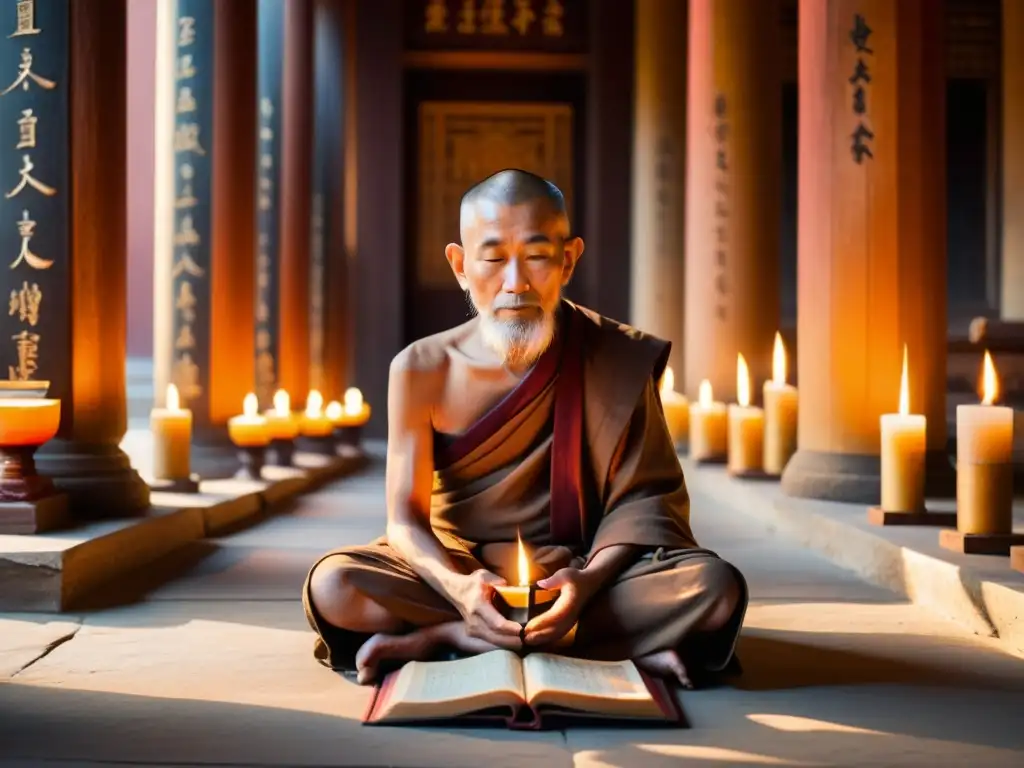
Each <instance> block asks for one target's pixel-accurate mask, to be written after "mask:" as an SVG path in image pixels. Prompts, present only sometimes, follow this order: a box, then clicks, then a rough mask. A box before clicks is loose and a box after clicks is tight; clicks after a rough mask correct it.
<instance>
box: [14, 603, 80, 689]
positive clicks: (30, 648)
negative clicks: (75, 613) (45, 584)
mask: <svg viewBox="0 0 1024 768" xmlns="http://www.w3.org/2000/svg"><path fill="white" fill-rule="evenodd" d="M80 626H81V625H80V624H79V622H78V621H77V620H75V619H72V618H69V617H67V616H46V615H39V614H33V615H18V614H13V613H11V614H0V678H5V677H11V676H12V675H14V674H16V673H17V672H19V671H20V670H22V669H23V668H25V667H26V666H28V665H29V664H31V663H32V662H34V661H35V660H36V659H38V658H40V657H41V656H43V655H45V654H46V653H47V651H48V650H49V649H50V648H52V647H54V646H55V645H57V644H59V643H61V642H63V641H64V640H66V639H67V638H70V637H72V636H73V635H74V634H75V633H76V632H77V631H78V629H79V627H80Z"/></svg>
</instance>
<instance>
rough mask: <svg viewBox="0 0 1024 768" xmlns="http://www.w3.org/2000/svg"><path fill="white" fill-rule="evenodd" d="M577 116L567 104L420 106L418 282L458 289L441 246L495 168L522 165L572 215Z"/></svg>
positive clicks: (455, 235)
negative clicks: (553, 188) (462, 205)
mask: <svg viewBox="0 0 1024 768" xmlns="http://www.w3.org/2000/svg"><path fill="white" fill-rule="evenodd" d="M572 121H573V113H572V107H571V106H570V105H567V104H555V103H548V104H533V103H514V104H512V103H501V102H494V103H492V102H487V103H477V102H444V101H430V102H424V103H423V104H421V105H420V110H419V133H420V152H419V189H418V195H417V196H418V202H417V214H418V215H417V222H418V224H417V237H416V248H417V259H416V262H417V268H416V272H417V279H418V282H419V284H420V286H421V287H423V288H454V287H455V278H454V277H453V276H452V272H451V268H450V267H449V266H448V262H447V261H446V259H445V256H444V248H445V246H446V245H447V244H448V243H451V242H458V241H459V201H460V200H461V198H462V195H463V194H464V193H465V192H466V190H467V189H469V188H470V187H471V186H473V184H475V183H477V182H478V181H481V180H482V179H484V178H486V177H487V176H489V175H491V174H492V173H496V172H497V171H500V170H502V169H504V168H522V169H523V170H524V171H530V172H531V173H536V174H538V175H539V176H543V177H544V178H546V179H548V180H550V181H552V182H554V183H555V184H557V185H558V188H559V189H560V190H562V194H564V195H565V202H566V206H567V210H568V213H569V219H570V221H571V220H572V218H573V207H572V206H573V190H572V172H573V167H572V156H573V146H572Z"/></svg>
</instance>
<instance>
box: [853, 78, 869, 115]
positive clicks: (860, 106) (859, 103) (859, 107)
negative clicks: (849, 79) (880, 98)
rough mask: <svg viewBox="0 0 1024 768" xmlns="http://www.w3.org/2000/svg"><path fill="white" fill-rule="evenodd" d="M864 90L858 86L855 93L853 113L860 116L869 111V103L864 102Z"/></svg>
mask: <svg viewBox="0 0 1024 768" xmlns="http://www.w3.org/2000/svg"><path fill="white" fill-rule="evenodd" d="M864 95H865V94H864V88H863V86H860V85H858V86H857V89H856V90H855V91H854V92H853V111H854V112H856V113H857V114H858V115H863V114H864V113H865V112H867V111H868V107H867V102H866V101H865V100H864Z"/></svg>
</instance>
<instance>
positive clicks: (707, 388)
mask: <svg viewBox="0 0 1024 768" xmlns="http://www.w3.org/2000/svg"><path fill="white" fill-rule="evenodd" d="M713 402H715V395H714V393H713V392H712V391H711V382H710V381H708V380H707V379H704V381H702V382H701V383H700V389H699V390H698V391H697V403H698V404H699V405H700V407H701V408H710V407H711V404H712V403H713Z"/></svg>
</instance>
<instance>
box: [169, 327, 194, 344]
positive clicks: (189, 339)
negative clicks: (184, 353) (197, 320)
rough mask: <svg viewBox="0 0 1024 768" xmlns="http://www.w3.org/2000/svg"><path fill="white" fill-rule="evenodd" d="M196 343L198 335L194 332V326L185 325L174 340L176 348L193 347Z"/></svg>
mask: <svg viewBox="0 0 1024 768" xmlns="http://www.w3.org/2000/svg"><path fill="white" fill-rule="evenodd" d="M195 345H196V337H195V336H194V335H193V334H192V326H190V325H183V326H181V330H180V331H178V338H177V339H175V340H174V348H175V349H192V348H194V347H195Z"/></svg>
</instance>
